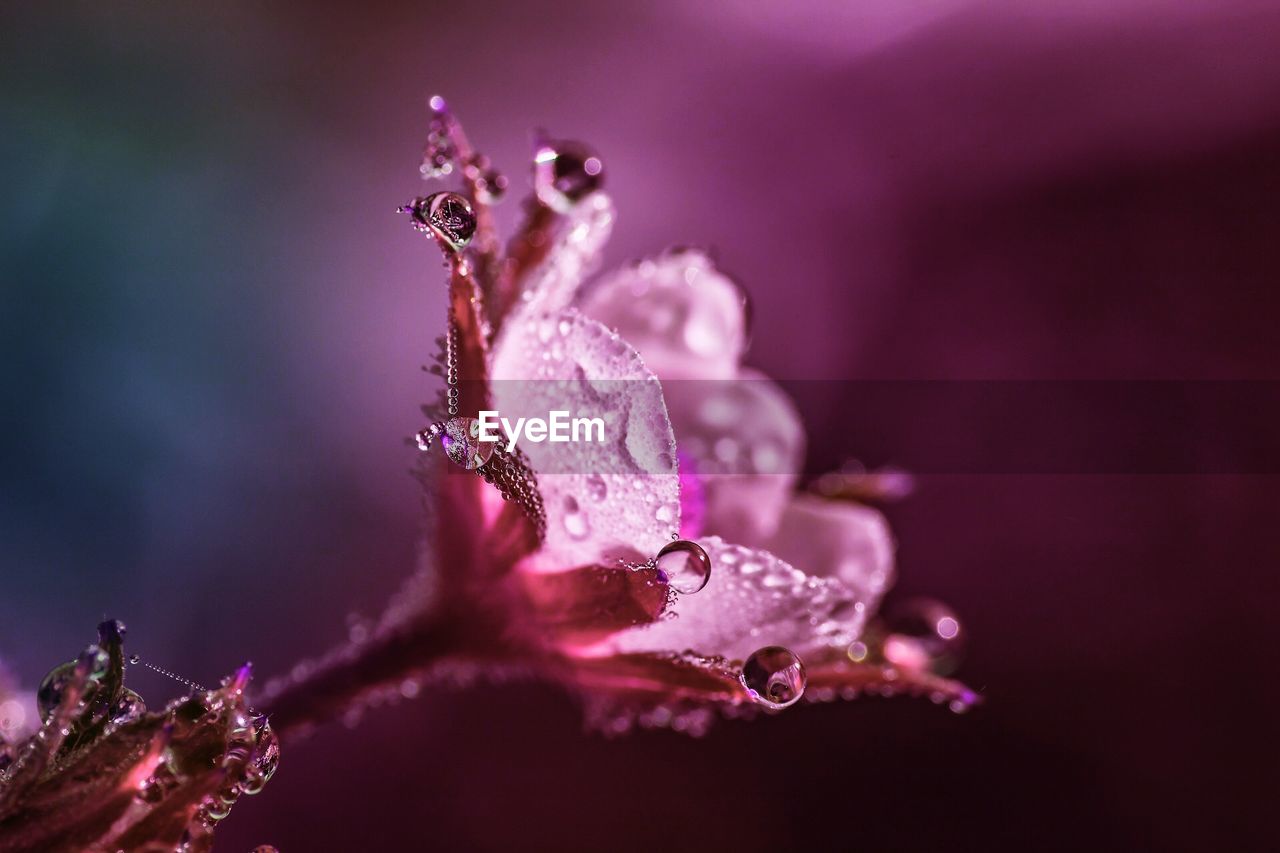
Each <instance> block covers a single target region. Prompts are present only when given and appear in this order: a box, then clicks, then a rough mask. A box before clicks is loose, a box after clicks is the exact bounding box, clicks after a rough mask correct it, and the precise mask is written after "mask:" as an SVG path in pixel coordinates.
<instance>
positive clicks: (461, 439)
mask: <svg viewBox="0 0 1280 853" xmlns="http://www.w3.org/2000/svg"><path fill="white" fill-rule="evenodd" d="M440 446H441V447H442V448H443V449H444V453H445V455H446V456H448V457H449V461H451V462H453V463H454V464H455V465H461V466H462V467H463V468H466V469H467V470H468V471H470V470H474V469H476V468H479V467H480V466H481V465H483V464H485V463H486V462H488V461H489V459H490V458H491V457H492V456H493V451H494V449H495V448H497V446H498V443H497V442H496V441H481V440H480V421H478V420H476V419H475V418H451V419H450V420H449V421H448V422H447V423H446V424H445V425H444V434H443V435H441V436H440Z"/></svg>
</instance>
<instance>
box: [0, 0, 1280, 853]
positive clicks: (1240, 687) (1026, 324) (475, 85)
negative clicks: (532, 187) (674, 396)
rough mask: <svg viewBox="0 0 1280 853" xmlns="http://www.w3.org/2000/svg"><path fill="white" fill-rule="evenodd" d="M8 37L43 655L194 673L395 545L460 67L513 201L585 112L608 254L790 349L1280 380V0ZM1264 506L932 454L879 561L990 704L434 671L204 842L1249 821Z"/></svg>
mask: <svg viewBox="0 0 1280 853" xmlns="http://www.w3.org/2000/svg"><path fill="white" fill-rule="evenodd" d="M0 23H2V25H0V32H3V35H2V36H0V42H3V43H4V49H3V50H0V125H3V127H4V128H5V130H4V133H3V134H0V137H2V138H0V175H3V177H4V186H5V188H6V189H5V192H4V193H3V195H2V196H0V217H2V218H0V226H2V228H0V258H3V264H2V266H0V276H2V281H0V348H2V349H0V381H2V382H3V386H2V387H3V389H4V397H5V400H6V403H5V406H4V425H5V433H6V435H5V440H4V442H3V443H2V445H0V471H3V474H0V477H3V484H4V485H3V490H2V492H0V657H3V659H4V660H5V661H6V662H7V663H8V664H10V665H11V666H12V667H13V669H14V670H15V671H16V672H17V673H18V675H19V676H20V677H21V678H22V679H23V680H24V681H25V682H26V683H28V684H35V683H36V682H37V681H38V680H39V678H40V677H41V676H42V674H43V673H44V672H45V671H46V670H47V669H48V668H50V667H51V666H53V665H54V664H56V663H58V662H60V661H62V660H64V659H67V658H70V657H72V656H73V655H74V654H75V653H76V652H77V651H78V650H79V649H80V648H81V647H82V646H83V645H84V644H85V643H87V642H89V641H91V640H92V639H93V626H94V625H95V624H96V622H97V621H98V620H99V619H101V618H102V617H103V616H104V615H107V614H109V615H112V616H115V617H118V618H120V619H122V620H124V621H125V622H126V623H127V624H128V625H129V627H130V637H129V646H130V648H131V650H133V651H136V652H138V653H140V654H142V655H143V656H144V657H146V658H148V659H150V660H152V661H154V662H155V663H157V664H159V665H161V666H165V667H168V668H171V669H174V670H177V671H179V672H182V673H184V674H186V675H188V676H189V677H192V678H195V679H197V680H201V681H206V682H209V681H215V680H216V679H217V678H218V677H219V676H220V675H221V674H224V673H226V672H228V671H230V670H231V669H232V668H233V667H234V666H235V665H237V664H238V663H240V662H241V661H242V660H245V659H252V660H253V661H254V662H255V664H256V665H257V668H258V672H259V674H260V675H261V676H266V675H269V674H274V673H279V672H282V671H285V670H287V669H288V668H289V667H290V666H292V665H293V663H294V662H295V661H296V660H298V658H299V657H300V656H302V655H306V654H314V653H319V652H321V651H322V650H324V649H326V648H328V647H329V646H331V645H332V644H334V643H336V642H338V641H339V640H340V639H341V638H342V637H343V636H344V635H345V633H346V627H345V619H346V616H347V614H348V613H349V612H352V611H360V612H363V613H364V614H366V615H370V616H372V615H375V614H376V613H377V612H378V610H379V608H380V607H381V606H382V604H383V603H384V602H385V600H386V599H387V597H388V596H389V595H390V594H391V593H392V592H393V590H394V589H395V588H396V587H397V585H398V583H399V582H400V580H401V579H402V578H404V577H405V576H406V574H407V573H408V572H410V571H411V569H412V567H413V565H414V559H415V558H414V551H415V542H416V535H417V512H418V506H419V498H418V495H417V491H416V490H417V487H416V485H415V483H414V482H413V481H412V480H411V478H410V477H409V476H408V475H407V473H406V471H407V469H408V468H409V465H410V463H411V461H412V459H411V454H412V452H413V451H411V450H410V449H409V448H408V446H407V445H406V444H405V442H404V439H405V436H407V435H409V434H411V433H412V432H413V431H414V430H416V429H418V428H420V427H421V426H422V419H421V416H420V415H419V413H418V411H417V405H418V404H419V403H420V402H423V401H425V400H426V399H428V397H429V395H430V394H431V388H430V386H429V384H428V382H427V379H426V377H425V376H424V374H422V373H421V371H420V370H419V365H420V364H422V363H423V362H424V361H425V360H426V359H427V358H428V357H429V355H430V353H431V351H432V344H431V340H432V339H433V338H434V337H435V336H436V335H437V334H439V333H440V331H441V330H442V320H443V316H442V314H443V300H442V288H441V287H440V277H441V274H440V271H439V267H438V260H436V259H435V258H433V257H432V251H433V250H431V249H430V247H429V246H427V245H425V244H424V242H423V240H422V239H421V238H420V237H418V236H417V235H414V234H413V233H412V232H411V231H410V229H409V227H408V225H407V224H406V223H405V222H404V221H403V220H402V219H401V218H398V217H396V216H395V215H394V213H393V211H394V209H395V206H396V205H397V204H400V203H403V202H404V201H406V200H407V199H408V198H410V197H411V196H413V195H415V194H417V193H418V192H420V190H421V187H422V184H421V182H420V180H419V179H418V176H417V172H416V167H417V157H418V154H419V149H420V146H421V143H422V141H423V138H424V134H425V117H424V116H425V111H424V100H425V97H426V96H427V95H428V94H430V93H434V92H440V93H442V94H445V95H446V96H448V98H449V99H450V102H451V103H452V105H453V106H454V108H455V109H456V111H457V113H458V115H459V116H460V117H461V119H462V120H463V122H464V123H465V124H466V127H467V129H468V132H469V134H470V136H471V137H472V138H473V140H475V141H476V142H477V144H478V145H479V146H480V147H481V148H483V150H485V151H486V152H488V153H489V154H490V155H491V156H492V157H493V159H494V160H495V161H496V163H497V164H498V165H500V166H501V167H503V168H505V169H506V170H507V171H508V172H509V174H511V176H512V179H513V183H514V185H515V186H516V188H517V194H522V193H523V190H524V189H525V188H526V187H527V173H526V171H525V164H526V162H527V158H528V154H529V147H528V146H529V135H528V134H529V131H530V130H531V129H532V128H534V127H536V126H544V127H546V128H548V129H550V130H551V131H552V132H553V133H555V134H557V135H564V136H570V137H576V138H581V139H585V140H589V141H590V142H591V143H592V144H593V145H595V146H596V147H597V148H598V150H599V151H600V152H601V154H602V156H603V157H604V160H605V163H606V167H607V170H608V186H609V189H610V191H611V193H612V194H613V195H614V198H615V200H616V202H617V205H618V208H619V220H618V225H617V229H616V231H615V237H614V239H613V241H612V243H611V244H610V246H609V249H608V252H607V263H608V264H609V265H614V264H617V263H620V262H622V261H624V260H626V259H628V258H632V257H636V256H640V255H643V254H646V253H652V252H656V251H658V250H660V249H662V248H663V247H664V246H666V245H668V244H671V243H685V244H690V243H691V244H695V245H707V246H711V247H714V249H715V251H716V252H717V255H718V257H719V258H720V260H721V262H722V263H723V265H724V266H725V268H727V269H728V270H729V271H731V272H732V273H734V274H735V275H736V276H737V277H738V278H739V279H740V280H741V281H742V282H743V283H744V284H745V286H746V287H747V289H748V290H749V291H750V292H751V294H752V297H753V300H754V304H755V308H756V312H755V316H756V324H755V339H754V345H753V349H752V352H751V354H750V356H749V361H750V363H752V364H753V365H755V366H757V367H759V368H762V369H763V370H765V371H766V372H768V373H770V374H772V375H775V376H778V377H783V378H790V379H820V378H821V379H923V378H927V379H955V380H968V379H1103V378H1106V379H1237V378H1240V379H1243V378H1251V379H1274V378H1276V375H1277V364H1278V360H1277V359H1278V357H1280V340H1278V339H1277V336H1276V333H1275V327H1276V322H1275V318H1276V313H1277V309H1278V308H1280V299H1278V298H1277V295H1276V291H1277V284H1278V283H1280V277H1278V276H1277V262H1278V261H1280V239H1278V235H1280V58H1278V57H1277V52H1276V46H1277V44H1280V9H1278V8H1276V6H1275V5H1274V4H1267V3H1249V2H1223V3H1215V4H1195V3H1190V2H1080V0H1072V2H1066V1H1065V0H1063V1H1062V2H1059V0H1052V1H1051V2H1041V3H1027V2H1014V1H1013V0H1010V2H997V3H991V4H977V3H967V2H961V0H949V1H947V2H931V3H928V2H926V3H903V2H897V0H865V2H860V3H836V2H832V3H814V2H807V3H752V4H741V5H738V4H728V3H697V4H693V3H690V4H677V3H672V4H622V3H609V4H604V3H598V4H592V3H575V2H560V3H555V4H551V5H541V4H524V3H511V4H507V5H503V6H497V7H487V6H485V5H484V4H478V3H477V4H473V3H455V4H443V3H427V2H420V3H415V4H406V5H404V6H397V5H391V4H381V3H363V4H352V5H351V6H350V7H348V8H347V9H345V10H343V11H338V10H330V9H321V8H319V7H314V6H312V5H311V4H297V5H290V4H285V3H268V4H262V3H256V2H221V3H205V4H194V3H191V4H187V3H180V4H130V5H122V4H115V3H96V4H88V3H86V4H61V3H60V4H56V5H50V4H32V5H27V4H23V5H22V6H21V7H13V6H10V7H6V9H5V10H4V11H3V12H0ZM515 209H516V205H515V204H514V203H511V202H509V203H508V204H506V205H505V206H504V208H503V209H502V215H503V221H504V223H505V224H507V225H509V224H510V222H511V221H512V220H513V219H514V215H515ZM832 387H833V388H836V387H838V386H835V385H833V386H832ZM855 387H856V386H855ZM804 416H805V419H806V424H807V427H808V430H809V434H810V444H811V449H810V459H811V462H812V464H813V465H815V466H819V467H820V466H821V465H825V464H834V463H836V462H839V461H840V460H841V459H843V458H845V457H846V456H850V455H856V454H857V453H858V446H857V425H858V422H859V418H860V417H865V416H866V413H865V412H862V411H861V409H860V405H859V400H858V399H856V397H854V396H851V395H841V394H836V393H833V394H832V395H831V397H830V399H827V400H823V401H819V402H818V403H811V402H810V401H806V406H805V410H804ZM1097 427H1098V429H1100V430H1106V429H1108V428H1109V424H1107V423H1099V424H1097ZM937 428H938V430H940V431H941V430H946V429H947V428H948V425H946V424H939V425H938V427H937ZM1169 428H1170V429H1177V424H1170V425H1169ZM1007 429H1008V430H1009V435H1013V434H1015V433H1016V431H1017V429H1018V424H1017V423H1015V422H1010V423H1009V424H1008V425H1007ZM921 441H922V442H927V441H928V437H927V434H924V433H922V435H921ZM991 441H992V442H996V443H999V442H1000V441H1002V436H1001V434H1000V433H999V432H998V431H997V432H995V433H994V434H993V435H992V436H991ZM872 461H884V462H895V463H897V464H900V465H902V466H904V467H907V468H910V467H911V464H912V459H911V456H910V453H907V454H905V455H904V458H900V459H893V460H872ZM1277 503H1278V502H1277V499H1276V488H1275V480H1274V478H1273V477H1265V476H1247V475H1239V476H1225V475H1220V476H1192V475H1180V476H1149V475H1148V476H1138V475H1125V474H1123V473H1117V474H1112V475H1107V476H1100V475H1098V476H1065V475H1064V476H1047V475H1044V476H1030V475H1023V476H1017V475H1000V476H994V475H987V476H984V475H978V474H974V475H965V476H941V475H925V476H923V477H922V478H921V480H920V484H919V489H918V492H917V494H916V495H915V496H914V497H913V498H911V499H910V500H909V501H907V502H905V503H902V504H899V505H895V506H893V507H891V508H890V509H889V510H888V513H889V517H890V520H891V522H892V523H893V525H894V529H895V532H896V534H897V536H898V538H899V540H900V552H899V558H900V559H899V567H900V575H901V580H900V583H899V586H898V590H897V592H896V593H895V594H896V595H898V596H900V597H901V596H906V595H910V594H926V593H927V594H929V595H935V596H937V597H939V598H942V599H944V600H946V601H948V602H950V603H951V604H952V605H954V607H955V608H956V610H957V611H958V613H959V614H960V616H961V617H962V619H963V621H964V625H965V628H966V629H967V632H968V639H969V643H968V650H967V659H966V662H965V664H964V666H963V668H962V670H961V673H960V674H961V675H962V676H963V677H964V678H965V679H966V680H967V681H969V683H971V684H972V685H974V686H975V687H976V688H978V689H980V690H982V692H983V693H984V695H985V697H986V700H987V701H986V705H985V706H984V707H982V708H980V709H978V710H976V711H975V712H973V713H971V714H969V715H966V716H955V715H952V714H949V713H947V712H946V711H945V710H943V709H940V708H937V707H934V706H933V705H931V704H929V703H928V702H913V701H908V700H901V699H900V700H894V701H885V700H878V699H870V700H866V701H862V702H858V703H854V704H842V703H838V704H834V705H824V706H817V707H802V708H797V709H793V710H791V711H789V712H787V713H785V714H783V715H781V716H780V717H779V718H777V719H773V720H769V721H762V722H756V723H752V724H743V723H725V724H721V725H718V726H717V727H716V728H715V729H714V730H713V732H712V733H711V734H710V736H708V737H707V738H705V739H702V740H690V739H686V738H682V737H678V736H675V735H672V734H670V733H644V734H639V735H636V736H633V737H630V738H627V739H622V740H616V741H610V740H605V739H602V738H600V737H598V736H594V735H584V734H583V733H582V731H581V722H580V721H581V717H580V714H579V711H578V709H577V707H575V705H574V703H573V701H572V700H571V699H569V698H567V697H566V696H564V695H562V694H561V693H559V692H557V691H555V690H553V689H551V688H546V687H540V686H537V685H511V686H488V687H480V688H477V689H473V690H469V691H465V692H455V691H450V690H446V691H442V692H440V693H438V694H437V693H434V692H431V693H429V695H424V696H421V697H419V698H418V699H415V700H413V701H408V702H405V703H403V704H401V705H400V706H398V707H395V708H391V709H384V710H381V711H375V712H371V713H370V714H369V715H367V716H366V718H365V720H364V721H363V723H362V724H361V725H359V726H358V727H356V728H354V729H348V728H346V727H344V726H343V725H342V724H341V723H335V724H334V725H332V726H331V727H329V728H328V729H325V730H322V731H321V732H319V733H318V734H317V735H316V736H315V737H313V738H312V739H310V740H308V741H305V742H302V743H290V744H286V747H285V750H284V754H283V760H282V763H281V767H280V771H279V773H278V775H277V776H276V778H275V779H274V780H273V781H272V783H271V784H270V785H269V786H268V788H267V789H266V791H265V793H264V794H263V795H262V796H260V797H256V798H251V799H245V800H243V801H241V802H240V803H239V804H238V805H237V806H236V809H235V811H234V813H233V814H232V816H231V818H230V819H229V820H228V821H227V822H226V823H225V824H224V826H223V827H222V828H220V829H219V834H218V838H219V842H218V849H219V850H227V851H236V850H248V849H250V848H251V847H253V846H254V845H256V844H259V843H267V842H269V843H273V844H275V845H277V846H279V847H280V848H281V849H282V850H283V851H285V853H293V851H311V850H367V849H375V848H376V849H388V850H402V849H436V850H471V849H482V850H514V849H524V848H531V849H539V848H540V849H554V850H652V849H669V850H683V849H705V850H710V849H717V850H718V849H734V850H739V851H749V850H783V849H792V848H795V847H800V846H808V847H810V848H811V849H835V848H837V847H839V848H844V847H850V848H853V847H858V848H861V849H890V848H908V849H941V848H962V849H967V848H983V849H1001V848H1010V849H1072V848H1074V849H1079V847H1080V846H1081V845H1084V844H1092V845H1094V846H1101V847H1148V846H1160V847H1166V848H1167V847H1176V848H1195V847H1201V848H1204V847H1205V846H1206V845H1213V846H1217V847H1220V848H1236V849H1238V848H1239V847H1240V846H1242V845H1245V844H1247V842H1249V841H1251V840H1254V839H1258V838H1259V837H1260V836H1261V833H1262V832H1263V831H1264V830H1266V829H1267V827H1269V826H1270V825H1271V822H1272V817H1271V813H1272V811H1273V804H1272V803H1271V802H1270V799H1273V797H1272V796H1266V795H1267V794H1268V791H1267V789H1268V788H1270V789H1271V794H1272V795H1273V794H1274V778H1275V767H1274V763H1273V762H1269V763H1267V764H1266V765H1265V766H1263V757H1264V756H1263V754H1262V750H1261V748H1260V747H1261V741H1260V739H1261V738H1262V735H1263V733H1264V732H1267V731H1269V730H1270V728H1271V725H1272V720H1273V717H1274V703H1273V702H1271V701H1270V700H1274V699H1275V698H1276V697H1275V688H1274V683H1273V681H1272V676H1271V674H1270V673H1271V671H1272V670H1273V669H1274V666H1273V664H1272V665H1270V666H1269V665H1268V664H1267V662H1266V661H1267V660H1268V659H1270V658H1272V657H1273V656H1274V647H1275V639H1274V634H1275V628H1274V610H1275V606H1276V604H1275V602H1276V600H1277V599H1276V592H1277V584H1276V581H1275V571H1276V566H1277V558H1278V557H1280V554H1278V553H1277V550H1278V549H1277V541H1278V540H1277V537H1276V536H1275V533H1274V531H1275V530H1276V528H1277V522H1278V521H1280V518H1278V517H1277V516H1278V514H1280V510H1278V508H1277ZM130 676H131V679H132V681H133V682H136V684H135V685H134V686H136V687H137V688H138V689H139V690H140V691H141V692H142V693H143V694H144V695H145V696H147V697H148V698H150V697H155V699H154V701H156V702H159V701H160V700H162V699H163V698H164V697H165V696H167V695H170V694H171V693H172V692H173V689H174V685H170V684H166V683H164V682H162V681H161V680H159V679H157V678H156V677H154V676H150V677H149V676H148V674H146V673H141V672H136V671H131V672H130ZM1268 831H1269V830H1268Z"/></svg>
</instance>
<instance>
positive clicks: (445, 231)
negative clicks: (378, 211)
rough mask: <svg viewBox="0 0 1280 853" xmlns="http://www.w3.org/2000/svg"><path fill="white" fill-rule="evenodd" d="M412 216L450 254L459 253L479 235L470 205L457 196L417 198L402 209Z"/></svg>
mask: <svg viewBox="0 0 1280 853" xmlns="http://www.w3.org/2000/svg"><path fill="white" fill-rule="evenodd" d="M402 209H403V210H405V211H406V212H408V213H409V214H411V215H412V216H413V221H414V224H415V225H416V226H417V227H418V230H420V231H430V232H431V233H432V234H434V235H435V236H436V238H437V239H439V240H440V242H441V243H442V244H444V246H445V247H446V248H448V249H450V250H451V251H454V252H460V251H462V250H463V249H464V248H466V246H467V244H468V243H470V242H471V238H472V236H474V235H475V233H476V214H475V212H474V211H473V210H472V209H471V203H470V202H468V201H467V200H466V199H465V198H463V197H462V196H460V195H458V194H457V193H449V192H444V193H434V194H433V195H429V196H427V197H426V198H418V199H414V200H413V202H412V203H410V204H409V205H408V206H406V207H404V208H402Z"/></svg>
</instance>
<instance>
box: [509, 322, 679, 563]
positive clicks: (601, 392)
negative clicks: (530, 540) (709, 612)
mask: <svg viewBox="0 0 1280 853" xmlns="http://www.w3.org/2000/svg"><path fill="white" fill-rule="evenodd" d="M493 377H494V380H495V381H494V382H493V383H492V384H493V399H494V402H495V403H496V404H497V408H498V411H499V412H500V413H501V415H502V417H503V418H507V419H509V420H510V421H511V422H513V423H514V422H515V420H516V418H519V417H539V418H544V419H545V418H547V417H548V413H550V412H552V411H568V412H569V413H570V415H571V417H591V418H601V419H602V420H603V421H604V431H603V432H604V441H574V442H561V443H551V442H545V443H522V444H521V446H522V447H523V448H524V450H525V453H526V454H527V455H528V456H529V460H530V464H531V465H532V466H533V468H534V470H536V471H537V472H538V485H539V490H540V491H541V492H542V499H543V504H544V506H545V508H546V513H547V537H546V542H545V544H544V546H543V548H542V550H541V551H540V552H539V553H537V554H535V555H534V556H533V558H532V559H533V565H534V566H536V567H538V568H542V569H547V570H554V569H563V568H565V567H566V566H580V565H586V564H590V563H602V562H603V563H607V562H612V561H613V560H614V559H616V558H619V557H629V556H632V555H635V554H636V553H640V554H642V555H645V556H651V555H652V554H655V553H657V551H658V548H660V547H661V546H662V544H663V543H664V542H665V541H666V539H667V538H668V537H669V536H670V534H671V533H673V532H676V531H678V530H679V527H680V486H679V477H678V474H677V470H676V446H675V436H674V433H673V432H672V429H671V421H670V420H669V419H668V417H667V408H666V405H665V404H664V403H663V399H662V388H661V387H660V386H659V384H658V380H657V378H656V377H655V376H654V375H653V374H652V373H651V372H650V371H649V370H648V368H646V367H645V365H644V362H642V361H641V360H640V356H639V355H638V354H637V353H636V351H635V350H634V349H632V348H631V347H630V346H629V345H628V344H627V343H626V341H623V340H622V339H621V338H620V337H619V336H618V335H617V334H616V333H614V332H610V331H609V329H607V328H605V327H604V326H603V325H602V324H600V323H598V322H596V321H595V320H591V319H588V318H587V317H584V316H583V315H582V314H580V313H578V312H577V311H575V310H573V309H566V310H564V311H561V312H558V313H551V314H535V315H532V316H526V317H523V318H521V319H520V320H519V321H518V322H512V323H510V324H508V325H507V326H506V327H505V328H504V329H503V332H502V334H501V335H500V337H499V341H498V344H497V346H496V347H495V349H494V357H493Z"/></svg>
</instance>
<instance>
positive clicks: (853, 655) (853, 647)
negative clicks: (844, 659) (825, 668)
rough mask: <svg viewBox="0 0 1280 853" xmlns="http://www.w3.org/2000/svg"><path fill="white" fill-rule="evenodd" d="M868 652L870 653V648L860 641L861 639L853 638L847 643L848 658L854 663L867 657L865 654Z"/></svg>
mask: <svg viewBox="0 0 1280 853" xmlns="http://www.w3.org/2000/svg"><path fill="white" fill-rule="evenodd" d="M869 653H870V649H868V648H867V644H866V643H864V642H862V641H861V640H854V641H853V642H852V643H850V644H849V649H848V655H849V660H851V661H853V662H854V663H862V662H863V661H865V660H866V659H867V655H868V654H869Z"/></svg>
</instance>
